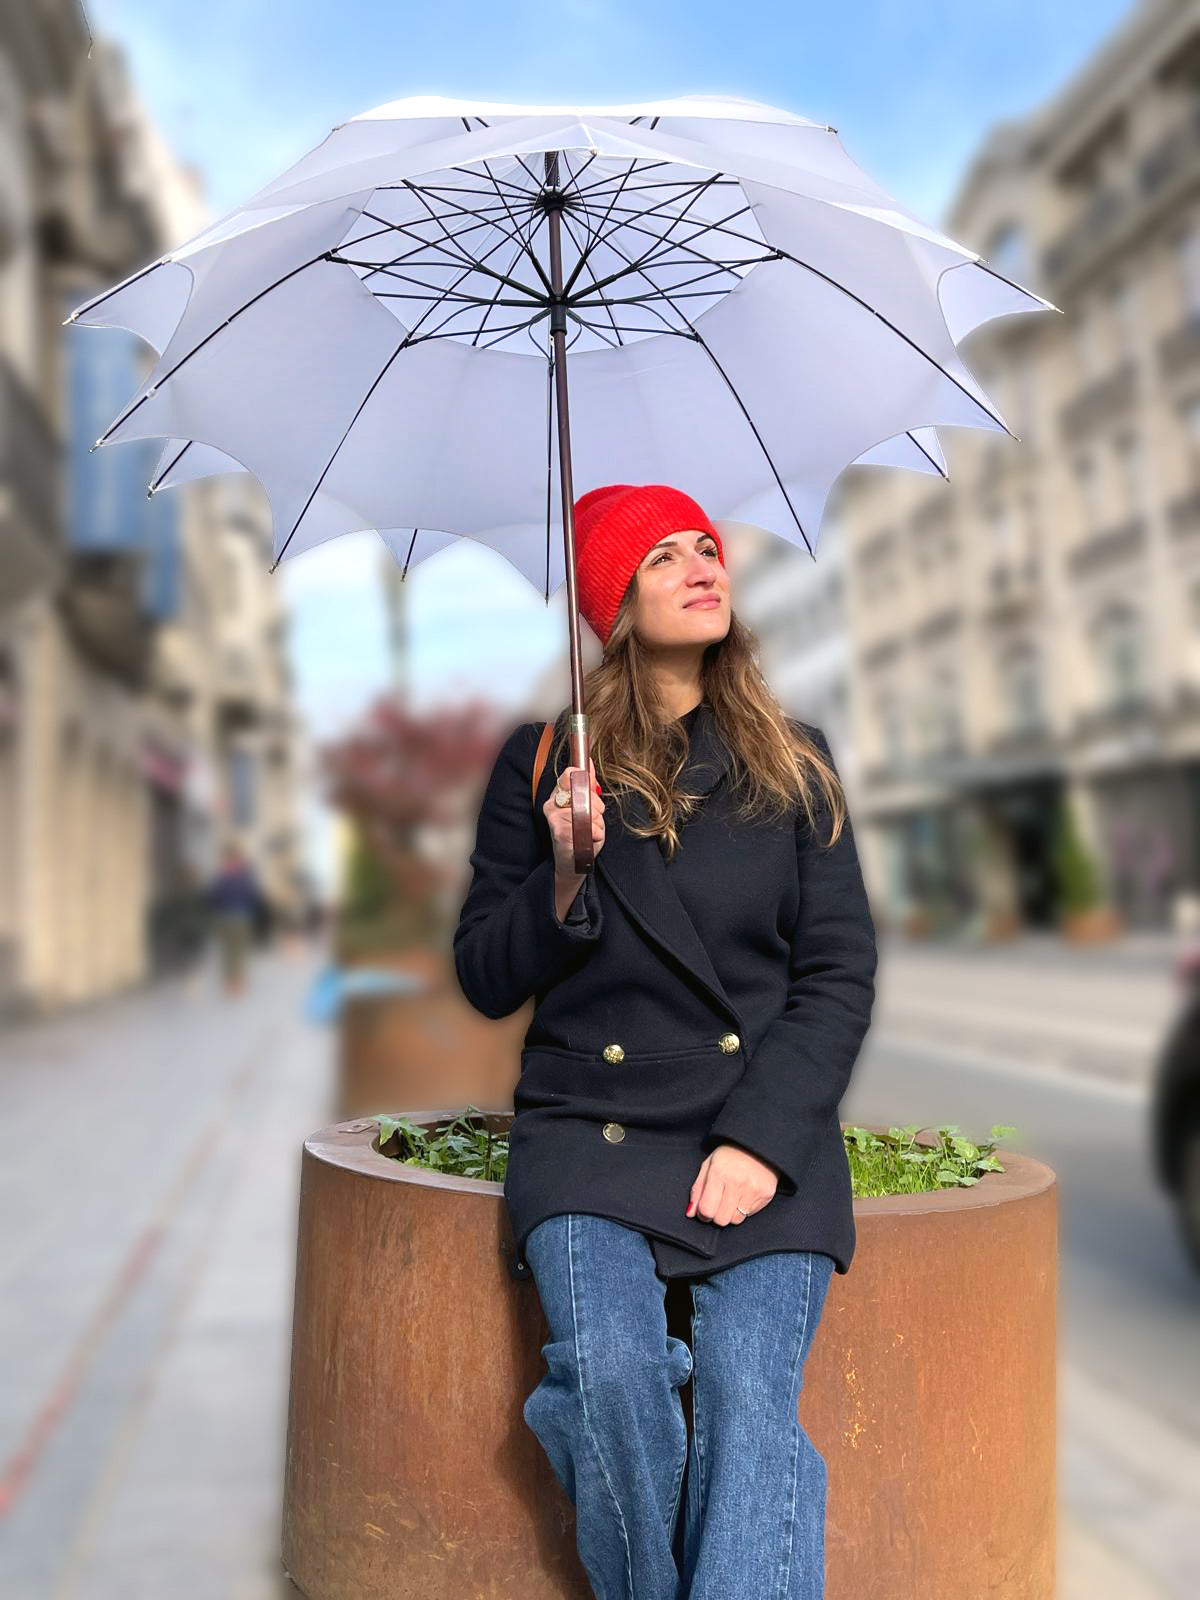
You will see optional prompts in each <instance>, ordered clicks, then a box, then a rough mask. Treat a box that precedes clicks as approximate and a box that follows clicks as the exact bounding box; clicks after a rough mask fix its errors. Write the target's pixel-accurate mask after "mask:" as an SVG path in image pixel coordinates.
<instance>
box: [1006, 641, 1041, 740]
mask: <svg viewBox="0 0 1200 1600" xmlns="http://www.w3.org/2000/svg"><path fill="white" fill-rule="evenodd" d="M1001 671H1002V681H1003V688H1004V704H1005V709H1006V711H1007V715H1008V727H1009V730H1010V732H1012V733H1018V734H1023V733H1034V732H1036V731H1037V729H1038V728H1040V726H1041V723H1042V684H1041V674H1040V673H1039V671H1038V659H1037V656H1036V654H1035V653H1034V651H1033V650H1032V649H1031V648H1030V646H1028V645H1021V646H1020V647H1019V648H1017V649H1016V650H1013V651H1012V652H1011V653H1010V654H1009V655H1008V656H1007V658H1006V659H1005V661H1004V664H1003V667H1002V669H1001Z"/></svg>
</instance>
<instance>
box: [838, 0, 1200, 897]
mask: <svg viewBox="0 0 1200 1600" xmlns="http://www.w3.org/2000/svg"><path fill="white" fill-rule="evenodd" d="M943 226H944V228H945V231H946V232H947V233H948V234H949V235H950V236H951V237H953V238H956V239H959V240H961V241H962V242H963V243H965V244H968V245H970V246H972V247H973V248H975V249H977V250H978V251H979V252H980V254H981V255H982V256H983V257H984V258H985V260H986V261H987V262H989V263H990V264H991V265H992V266H994V267H995V268H996V270H997V271H999V272H1002V273H1004V274H1005V275H1006V276H1008V277H1010V278H1013V279H1015V280H1016V281H1017V282H1019V283H1021V284H1023V285H1025V286H1026V287H1029V288H1031V289H1033V290H1035V291H1036V292H1038V293H1040V294H1043V295H1045V296H1046V297H1047V298H1049V299H1050V300H1051V301H1052V302H1053V303H1054V304H1055V305H1057V306H1058V307H1060V308H1061V310H1062V311H1063V312H1064V313H1065V314H1064V315H1063V316H1058V315H1055V314H1054V313H1052V312H1044V313H1030V314H1022V315H1018V316H1009V317H1006V318H1001V319H999V320H997V321H996V322H994V323H992V324H990V325H985V326H984V327H983V328H981V329H978V330H976V332H975V333H973V334H972V335H971V336H970V338H969V339H968V340H967V341H965V342H964V344H963V346H962V353H963V356H964V359H965V360H966V362H967V364H968V366H969V367H970V369H971V371H972V372H973V373H974V374H975V375H976V376H977V377H978V379H979V381H980V382H981V384H982V385H983V388H984V390H985V392H986V393H987V394H988V395H989V397H990V398H991V399H992V400H993V402H994V403H995V404H996V406H997V408H998V410H999V412H1000V414H1001V416H1003V417H1004V419H1005V421H1006V422H1007V424H1008V426H1009V427H1010V428H1011V429H1012V431H1013V433H1014V434H1016V435H1017V436H1018V438H1019V440H1020V442H1016V441H1015V440H1013V439H1011V438H1009V437H1008V436H1007V435H1005V434H1000V433H989V432H983V431H978V430H973V429H961V428H959V429H953V428H948V429H944V430H942V432H941V433H940V434H939V437H940V438H941V440H942V443H943V447H944V450H945V454H946V460H947V466H948V470H949V474H950V481H949V482H948V483H947V482H944V481H943V480H942V479H940V478H930V477H927V476H925V475H923V474H915V473H907V472H898V471H883V472H880V471H879V470H878V469H875V468H869V467H861V466H860V467H855V468H852V469H850V471H849V472H848V473H847V474H845V475H844V477H843V479H842V480H840V485H839V486H840V487H842V488H843V489H844V505H843V515H842V516H841V518H840V519H839V525H840V527H841V529H842V536H843V537H844V539H845V543H846V570H847V574H848V580H849V581H848V587H847V601H848V617H849V627H850V632H851V638H852V650H853V671H852V681H853V685H854V695H853V700H852V706H853V712H852V715H853V725H854V730H855V737H854V742H855V746H856V755H857V768H858V771H859V773H860V777H861V796H860V799H859V805H858V810H857V812H856V818H857V819H858V827H859V831H860V832H861V833H863V834H864V835H865V836H866V848H867V854H868V858H869V869H870V873H871V877H872V882H873V889H874V891H875V894H876V896H877V898H878V901H879V904H880V906H881V910H882V911H883V914H884V916H885V917H890V918H894V919H895V920H903V919H905V918H906V917H909V916H912V915H917V916H921V917H923V918H928V919H930V920H931V921H932V923H933V925H935V926H946V927H951V926H954V927H957V926H961V925H963V924H964V923H966V922H970V921H972V920H974V921H976V922H977V924H978V925H980V926H986V925H988V924H989V923H994V922H995V921H996V920H997V919H998V920H999V922H1000V923H1001V924H1003V923H1004V922H1005V920H1006V919H1009V918H1015V919H1016V920H1017V921H1018V922H1019V923H1022V924H1025V925H1035V926H1036V925H1045V926H1049V925H1052V924H1053V922H1054V920H1055V916H1056V906H1057V886H1056V875H1055V868H1054V849H1055V845H1054V841H1055V837H1056V827H1057V826H1058V823H1059V821H1060V820H1061V817H1062V815H1063V808H1064V807H1066V808H1068V809H1069V813H1070V815H1071V817H1072V818H1073V819H1074V822H1075V824H1076V825H1077V828H1078V830H1079V831H1080V833H1081V834H1082V836H1083V838H1084V840H1085V841H1086V844H1087V846H1088V847H1089V848H1090V850H1091V852H1092V854H1093V857H1094V859H1095V861H1096V864H1097V866H1098V868H1099V871H1100V873H1101V876H1102V879H1103V881H1104V883H1105V885H1106V889H1107V893H1108V896H1109V897H1110V899H1111V900H1112V902H1113V903H1115V904H1116V905H1117V906H1118V908H1119V909H1120V910H1121V911H1122V912H1123V914H1124V916H1125V918H1126V920H1127V921H1128V922H1129V923H1131V924H1133V925H1144V926H1166V925H1169V924H1170V922H1171V920H1172V918H1173V917H1174V916H1176V915H1177V914H1178V913H1179V911H1180V909H1181V907H1182V906H1183V905H1184V904H1185V903H1186V901H1187V898H1188V896H1189V895H1194V893H1195V891H1196V890H1197V888H1198V887H1200V4H1197V3H1195V0H1188V3H1186V4H1180V3H1168V0H1147V3H1144V4H1142V5H1140V6H1138V7H1136V8H1135V9H1134V10H1133V11H1132V13H1131V14H1130V16H1129V17H1128V18H1127V20H1126V22H1125V23H1124V24H1123V25H1122V27H1121V28H1120V29H1119V31H1118V32H1117V33H1115V34H1114V35H1113V36H1112V37H1111V38H1110V39H1109V40H1108V41H1107V42H1106V44H1105V45H1104V46H1103V48H1101V49H1100V50H1099V51H1098V52H1097V53H1096V54H1095V56H1094V58H1093V59H1091V60H1090V61H1089V62H1088V63H1087V64H1086V65H1085V66H1084V68H1083V70H1082V71H1081V72H1079V73H1078V75H1077V76H1076V77H1075V78H1074V79H1073V80H1072V81H1071V82H1069V83H1068V84H1067V85H1066V86H1065V87H1064V88H1063V90H1062V91H1061V92H1060V93H1059V94H1058V95H1057V96H1056V97H1055V98H1054V100H1053V101H1052V102H1050V103H1049V104H1047V105H1045V106H1043V107H1042V108H1040V109H1039V110H1038V111H1037V112H1036V113H1034V114H1033V115H1031V116H1029V117H1028V118H1026V119H1024V120H1021V121H1017V122H1009V123H1004V124H1002V125H999V126H997V127H996V128H995V129H994V130H993V131H992V133H991V134H990V136H989V137H988V138H987V139H986V140H985V141H984V143H983V145H982V147H981V148H980V149H979V150H978V152H977V153H976V155H975V156H974V158H973V160H972V161H971V163H970V165H969V167H968V170H967V171H966V173H965V175H964V178H963V180H962V183H961V185H960V187H959V190H958V193H957V196H956V198H955V201H954V203H953V205H952V207H951V209H950V212H949V214H948V216H947V217H946V218H945V220H944V222H943Z"/></svg>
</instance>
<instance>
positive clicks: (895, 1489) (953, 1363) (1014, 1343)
mask: <svg viewBox="0 0 1200 1600" xmlns="http://www.w3.org/2000/svg"><path fill="white" fill-rule="evenodd" d="M457 1110H458V1108H457V1107H455V1108H452V1109H445V1110H438V1111H422V1112H409V1113H408V1114H409V1115H410V1116H411V1117H412V1118H413V1120H414V1121H419V1122H422V1123H434V1122H443V1121H446V1120H449V1118H451V1117H452V1116H454V1115H456V1114H457ZM510 1121H511V1117H509V1116H507V1115H497V1116H496V1117H494V1118H493V1119H491V1125H492V1126H493V1127H494V1128H495V1129H496V1130H497V1131H504V1130H505V1129H506V1128H507V1127H508V1125H509V1123H510ZM376 1138H377V1127H376V1124H375V1123H374V1122H373V1121H370V1120H366V1119H364V1120H360V1121H351V1122H342V1123H338V1124H336V1125H334V1126H332V1127H329V1128H324V1129H322V1130H320V1132H318V1133H315V1134H313V1135H312V1136H311V1137H310V1138H309V1139H307V1140H306V1141H305V1144H304V1151H303V1165H302V1173H301V1189H300V1217H299V1241H298V1252H297V1271H296V1294H295V1316H294V1322H293V1339H292V1369H291V1393H290V1401H289V1410H288V1429H287V1453H286V1467H285V1485H284V1517H283V1544H282V1554H283V1562H284V1566H285V1567H286V1569H287V1571H288V1573H289V1574H290V1575H291V1577H292V1579H293V1581H294V1582H295V1583H296V1584H297V1585H298V1586H299V1588H300V1589H301V1591H302V1592H303V1593H304V1594H306V1595H308V1596H309V1597H310V1600H385V1597H386V1600H417V1597H420V1600H512V1597H516V1596H518V1595H519V1596H521V1597H522V1600H549V1597H552V1596H553V1597H555V1600H558V1597H564V1596H570V1597H572V1600H590V1596H591V1589H590V1586H589V1585H588V1582H587V1579H586V1576H585V1575H584V1572H583V1569H582V1567H581V1566H580V1564H579V1560H578V1556H577V1554H576V1551H575V1521H574V1512H573V1509H572V1507H571V1504H570V1501H569V1500H568V1499H567V1497H566V1495H565V1494H564V1492H563V1490H562V1489H561V1487H560V1485H559V1484H558V1482H557V1480H556V1479H555V1477H554V1475H553V1473H552V1471H551V1469H550V1466H549V1463H548V1461H547V1460H546V1458H545V1455H544V1453H543V1451H542V1449H541V1446H540V1444H539V1442H538V1440H537V1439H536V1437H535V1436H534V1435H533V1433H532V1432H531V1431H530V1430H529V1428H528V1427H527V1426H526V1424H525V1422H524V1419H523V1417H522V1414H521V1408H522V1405H523V1403H524V1400H525V1398H526V1396H527V1395H528V1394H529V1393H530V1392H531V1391H532V1390H533V1388H534V1387H535V1385H536V1384H537V1382H538V1381H539V1379H540V1377H541V1375H542V1372H543V1371H544V1363H543V1361H542V1357H541V1346H542V1344H543V1343H544V1342H545V1340H546V1339H547V1338H548V1337H549V1333H548V1329H547V1327H546V1324H545V1320H544V1318H543V1315H542V1311H541V1306H540V1302H539V1301H538V1298H537V1290H536V1287H535V1286H534V1284H533V1283H532V1282H529V1281H525V1282H521V1281H518V1280H517V1279H515V1278H514V1277H513V1276H512V1275H511V1273H510V1272H509V1270H508V1261H509V1259H510V1254H509V1252H510V1247H511V1235H510V1232H509V1227H508V1219H507V1213H506V1212H505V1209H504V1201H503V1193H502V1189H501V1186H500V1184H498V1183H481V1182H477V1181H474V1180H471V1179H467V1178H449V1177H443V1176H441V1175H439V1174H437V1173H433V1172H425V1171H422V1170H421V1169H420V1168H417V1167H407V1166H404V1165H402V1164H401V1163H399V1162H397V1161H395V1160H392V1159H390V1158H389V1157H387V1156H383V1155H380V1153H379V1151H378V1150H377V1149H376V1148H375V1140H376ZM1001 1159H1002V1160H1003V1161H1004V1163H1005V1167H1006V1171H1005V1172H1003V1173H991V1174H988V1175H987V1176H986V1177H985V1178H984V1179H982V1180H981V1182H979V1183H978V1184H976V1185H975V1186H974V1187H972V1188H969V1189H947V1190H940V1191H937V1192H935V1193H932V1194H926V1195H914V1196H911V1197H900V1196H889V1197H886V1198H883V1199H878V1200H859V1201H856V1202H855V1219H856V1224H857V1229H858V1248H857V1253H856V1255H855V1259H854V1263H853V1266H852V1268H851V1271H850V1272H849V1274H847V1275H845V1276H839V1275H836V1274H835V1276H834V1278H833V1281H832V1284H831V1286H830V1291H829V1299H828V1302H827V1305H826V1310H825V1314H824V1317H823V1319H822V1322H821V1326H820V1328H819V1329H818V1332H817V1337H816V1341H815V1343H814V1346H813V1350H812V1353H811V1355H810V1357H809V1361H808V1365H807V1367H806V1375H805V1386H804V1392H803V1394H802V1396H801V1405H800V1413H799V1414H800V1419H801V1422H802V1423H803V1425H804V1427H805V1429H806V1431H807V1432H808V1433H809V1435H810V1437H811V1438H812V1439H813V1442H814V1443H815V1444H816V1446H817V1448H818V1449H819V1450H820V1451H821V1453H822V1455H823V1456H824V1457H825V1460H826V1463H827V1465H828V1469H829V1501H828V1514H827V1548H826V1553H827V1574H828V1576H827V1586H826V1594H827V1597H828V1600H849V1597H851V1596H854V1597H855V1600H875V1597H879V1600H883V1597H885V1596H886V1597H887V1600H909V1597H911V1600H917V1597H918V1596H919V1597H920V1600H924V1597H925V1596H926V1595H929V1594H937V1595H942V1594H946V1595H972V1596H973V1595H977V1594H988V1595H994V1596H1003V1597H1006V1600H1052V1597H1053V1595H1054V1548H1055V1411H1056V1386H1055V1337H1056V1331H1055V1330H1056V1281H1057V1271H1056V1268H1057V1237H1056V1234H1057V1203H1056V1201H1057V1191H1056V1188H1055V1181H1054V1175H1053V1173H1052V1172H1051V1171H1050V1170H1049V1168H1047V1167H1045V1166H1043V1165H1042V1164H1041V1163H1039V1162H1037V1161H1034V1160H1031V1159H1030V1158H1028V1157H1025V1156H1020V1155H1016V1154H1013V1153H1011V1152H1003V1153H1002V1155H1001ZM680 1287H682V1286H681V1285H678V1284H673V1285H672V1286H671V1290H672V1294H670V1295H669V1296H668V1300H669V1304H670V1303H672V1302H673V1303H674V1305H675V1307H676V1312H675V1315H676V1316H677V1315H678V1306H679V1304H680V1303H681V1302H680V1300H679V1298H678V1297H675V1296H674V1291H675V1290H677V1289H679V1288H680ZM684 1298H685V1299H686V1289H684ZM673 1331H679V1332H681V1333H682V1334H683V1336H685V1337H686V1328H685V1327H681V1326H680V1325H679V1324H678V1322H676V1324H675V1326H674V1330H673ZM685 1409H686V1410H687V1411H689V1412H690V1405H688V1406H686V1407H685Z"/></svg>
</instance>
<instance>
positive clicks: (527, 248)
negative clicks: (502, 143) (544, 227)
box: [481, 161, 553, 294]
mask: <svg viewBox="0 0 1200 1600" xmlns="http://www.w3.org/2000/svg"><path fill="white" fill-rule="evenodd" d="M481 165H482V167H483V170H484V171H485V172H486V173H487V176H488V182H489V183H490V184H491V185H492V187H493V188H494V189H495V191H496V198H497V199H498V200H500V201H502V202H503V204H504V208H505V210H506V211H508V220H509V222H510V223H511V224H512V226H513V227H514V228H515V227H517V226H518V224H517V221H516V219H515V218H514V217H513V214H512V211H511V209H510V208H509V205H508V201H507V200H506V199H505V198H504V195H503V194H502V193H501V190H500V185H499V184H498V183H497V182H496V179H495V176H494V175H493V173H492V169H491V167H489V166H488V164H487V162H486V161H484V162H482V163H481ZM521 166H522V167H524V166H525V163H524V162H521ZM540 187H541V186H540V185H539V191H540ZM526 198H527V197H526ZM527 203H528V198H527ZM535 231H536V229H535ZM521 248H522V250H523V251H524V252H525V255H526V257H527V259H528V260H529V261H530V262H531V263H532V265H533V269H534V271H535V272H536V273H537V275H538V277H539V278H540V279H541V280H542V287H543V288H544V290H545V292H546V293H547V294H551V293H553V288H552V285H551V283H550V279H549V278H548V277H547V276H546V273H545V269H544V268H543V266H542V263H541V262H540V261H539V260H538V258H537V252H536V251H535V250H534V249H533V247H532V246H531V245H530V244H529V243H528V241H527V240H526V239H524V238H522V239H521Z"/></svg>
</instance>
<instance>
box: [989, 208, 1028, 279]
mask: <svg viewBox="0 0 1200 1600" xmlns="http://www.w3.org/2000/svg"><path fill="white" fill-rule="evenodd" d="M985 259H986V260H987V261H988V262H990V264H991V265H992V266H993V267H995V269H996V271H997V272H1002V273H1003V274H1004V276H1005V277H1006V278H1016V279H1018V280H1019V281H1022V282H1023V281H1025V280H1026V279H1027V278H1028V277H1029V276H1030V274H1031V272H1032V266H1031V263H1030V260H1029V245H1028V240H1027V238H1026V235H1025V230H1024V228H1022V227H1021V226H1020V224H1019V223H1016V222H1005V223H1002V224H1001V226H1000V227H998V228H997V229H996V231H995V233H994V234H993V235H992V242H991V248H990V249H989V250H988V251H987V254H986V257H985Z"/></svg>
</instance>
